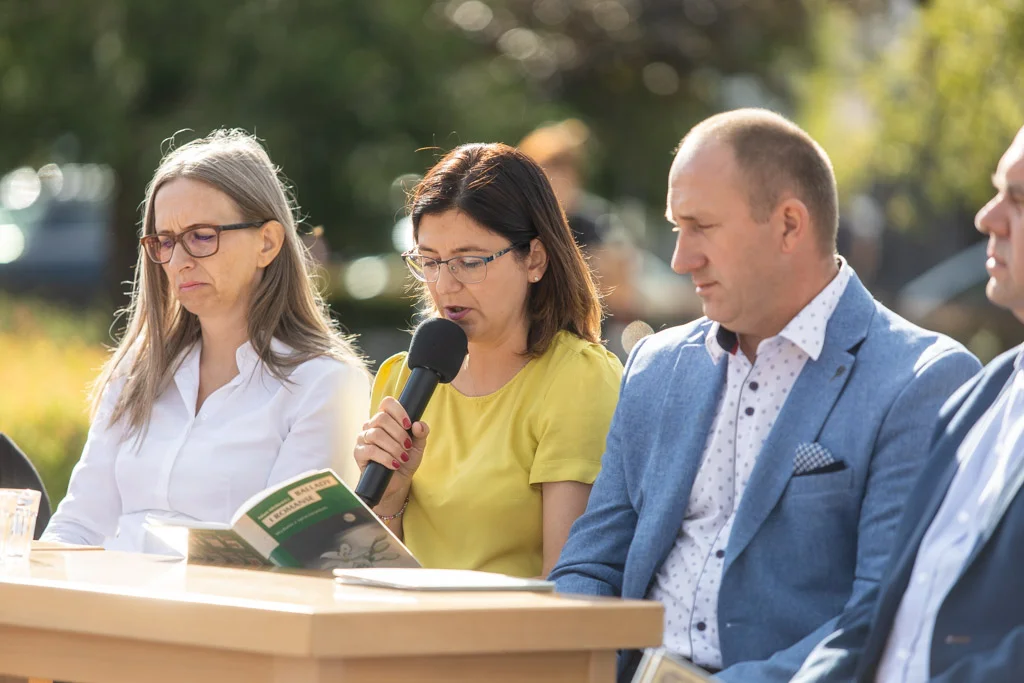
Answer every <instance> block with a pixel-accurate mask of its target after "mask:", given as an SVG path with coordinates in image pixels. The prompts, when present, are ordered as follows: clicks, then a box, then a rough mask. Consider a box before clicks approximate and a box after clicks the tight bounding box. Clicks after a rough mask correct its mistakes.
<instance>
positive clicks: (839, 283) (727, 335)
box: [704, 256, 853, 365]
mask: <svg viewBox="0 0 1024 683" xmlns="http://www.w3.org/2000/svg"><path fill="white" fill-rule="evenodd" d="M836 260H837V261H838V263H839V272H838V273H837V274H836V276H835V277H834V278H832V281H831V282H829V283H828V285H826V286H825V289H823V290H821V291H820V292H818V295H817V296H816V297H814V298H813V299H811V301H810V303H808V304H807V305H806V306H804V307H803V308H802V309H801V310H800V312H799V313H797V314H796V316H794V317H793V319H792V320H790V321H789V322H788V323H787V324H786V326H785V327H784V328H782V331H781V332H779V334H778V335H776V337H782V338H783V339H786V340H788V341H790V342H792V343H793V344H795V345H796V346H797V347H799V348H800V349H801V350H802V351H803V352H804V353H806V354H807V355H808V356H809V357H810V358H811V360H818V357H819V356H820V355H821V350H822V348H823V347H824V346H825V329H826V327H827V326H828V320H829V318H831V317H832V314H833V313H834V312H835V310H836V306H838V305H839V299H840V298H842V296H843V292H845V291H846V285H848V284H849V283H850V278H851V277H852V276H853V269H852V268H850V266H849V264H847V263H846V259H844V258H843V257H842V256H837V257H836ZM776 337H772V339H774V338H776ZM765 341H768V340H767V339H765V340H764V341H762V342H761V343H762V344H763V343H764V342H765ZM704 345H705V347H706V348H707V350H708V355H709V356H711V361H712V362H713V363H714V364H715V365H718V362H719V361H720V360H722V358H723V357H724V356H725V354H727V353H730V354H735V353H736V352H737V351H739V348H740V346H739V337H738V336H737V335H736V333H735V332H733V331H731V330H729V329H726V328H725V327H723V326H722V325H720V324H719V323H717V322H716V323H712V324H711V327H710V328H709V329H708V333H707V336H706V337H704Z"/></svg>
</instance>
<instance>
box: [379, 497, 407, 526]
mask: <svg viewBox="0 0 1024 683" xmlns="http://www.w3.org/2000/svg"><path fill="white" fill-rule="evenodd" d="M407 507H409V496H406V497H405V502H404V503H402V509H401V510H399V511H398V512H396V513H395V514H393V515H382V514H379V513H378V514H377V516H378V517H380V521H382V522H390V521H391V520H393V519H398V518H399V517H401V516H402V515H404V514H405V508H407Z"/></svg>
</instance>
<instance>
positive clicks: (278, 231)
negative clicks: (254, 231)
mask: <svg viewBox="0 0 1024 683" xmlns="http://www.w3.org/2000/svg"><path fill="white" fill-rule="evenodd" d="M260 238H261V240H262V244H261V248H260V254H259V259H258V260H257V264H258V265H259V267H260V268H266V267H267V266H269V265H270V264H271V263H273V262H274V259H275V258H277V255H278V254H279V253H281V247H283V246H284V226H283V225H281V224H280V223H279V222H277V221H267V222H266V223H264V224H263V227H262V228H260Z"/></svg>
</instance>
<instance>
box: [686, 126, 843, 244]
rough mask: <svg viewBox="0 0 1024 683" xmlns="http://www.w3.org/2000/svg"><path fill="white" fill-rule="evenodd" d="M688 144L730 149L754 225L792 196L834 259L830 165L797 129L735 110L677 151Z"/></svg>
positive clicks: (835, 204) (696, 131)
mask: <svg viewBox="0 0 1024 683" xmlns="http://www.w3.org/2000/svg"><path fill="white" fill-rule="evenodd" d="M690 138H696V140H697V141H701V140H704V139H707V138H712V139H716V140H720V141H722V142H725V143H727V144H728V145H729V146H731V147H732V150H733V153H734V154H735V155H736V165H737V166H738V167H739V169H740V173H741V174H742V175H743V178H744V179H745V180H746V184H747V196H748V197H749V201H750V211H751V217H752V218H753V219H754V220H757V221H764V220H767V219H768V216H770V215H771V212H772V211H774V210H775V207H776V206H778V205H779V202H780V201H781V200H782V195H783V194H784V193H786V192H791V193H792V194H793V196H795V197H796V198H797V199H799V200H800V201H802V202H803V203H804V205H806V206H807V211H808V213H809V214H810V216H811V221H812V222H813V223H814V229H815V230H816V231H817V235H818V238H819V243H820V245H821V248H822V250H823V252H824V253H825V254H826V255H829V256H830V255H832V254H834V253H835V251H836V233H837V232H838V230H839V198H838V192H837V190H836V177H835V173H834V172H833V170H832V161H831V160H830V159H829V158H828V154H826V153H825V150H824V149H822V148H821V145H819V144H818V143H817V142H815V141H814V138H812V137H811V136H810V135H808V134H807V133H806V132H805V131H804V130H803V129H802V128H800V127H799V126H797V125H796V124H795V123H793V122H792V121H789V120H788V119H786V118H785V117H783V116H781V115H779V114H776V113H775V112H772V111H768V110H767V109H737V110H735V111H728V112H724V113H721V114H716V115H715V116H712V117H711V118H709V119H706V120H704V121H702V122H701V123H699V124H697V125H696V126H694V128H693V129H692V130H691V131H690V132H689V133H687V134H686V137H684V138H683V142H682V143H680V147H682V145H683V144H684V143H686V141H687V140H688V139H690Z"/></svg>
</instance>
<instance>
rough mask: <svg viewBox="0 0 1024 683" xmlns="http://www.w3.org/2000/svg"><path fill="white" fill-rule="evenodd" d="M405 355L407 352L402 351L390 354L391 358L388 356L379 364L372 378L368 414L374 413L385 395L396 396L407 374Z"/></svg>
mask: <svg viewBox="0 0 1024 683" xmlns="http://www.w3.org/2000/svg"><path fill="white" fill-rule="evenodd" d="M407 355H408V354H407V353H406V352H405V351H403V352H402V353H399V354H395V355H394V356H391V358H388V359H387V360H386V361H384V362H383V363H381V364H380V369H379V370H378V371H377V376H376V377H375V378H374V380H373V395H372V397H371V398H370V412H369V414H370V415H375V414H376V413H377V408H378V407H379V406H380V402H381V401H383V400H384V398H385V397H386V396H393V397H395V398H398V395H399V394H400V393H401V389H402V387H403V386H404V385H405V380H406V379H407V377H408V374H409V373H408V370H407V369H406V367H405V357H406V356H407Z"/></svg>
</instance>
